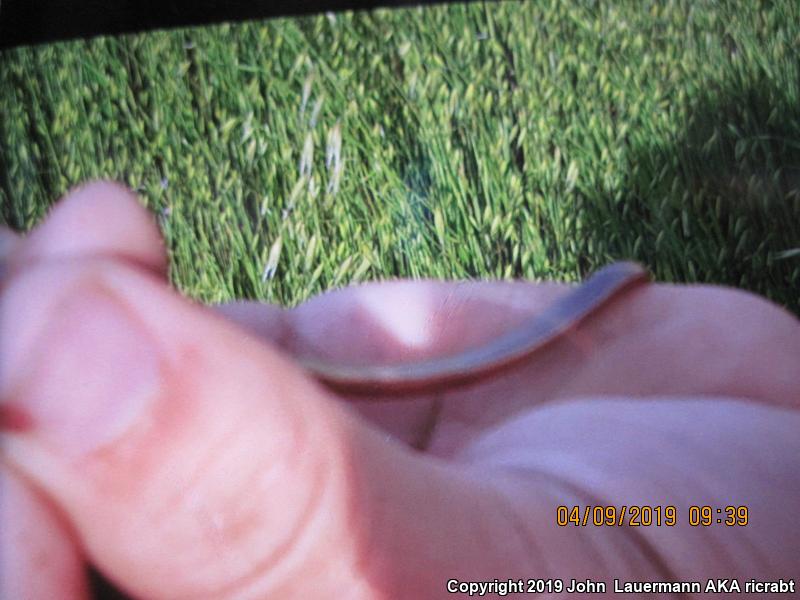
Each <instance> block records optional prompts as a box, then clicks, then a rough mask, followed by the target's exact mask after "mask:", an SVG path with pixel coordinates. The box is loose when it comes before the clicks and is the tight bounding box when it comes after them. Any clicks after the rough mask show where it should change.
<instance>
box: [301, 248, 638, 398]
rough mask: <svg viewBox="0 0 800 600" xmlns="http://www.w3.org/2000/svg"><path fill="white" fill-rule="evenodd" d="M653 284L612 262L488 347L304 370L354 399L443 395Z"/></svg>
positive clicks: (316, 363) (309, 363) (311, 365)
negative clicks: (612, 303)
mask: <svg viewBox="0 0 800 600" xmlns="http://www.w3.org/2000/svg"><path fill="white" fill-rule="evenodd" d="M649 281H650V274H649V272H648V271H647V269H645V268H644V267H643V266H642V265H640V264H639V263H637V262H633V261H619V262H615V263H611V264H609V265H607V266H605V267H603V268H601V269H599V270H597V271H595V272H594V273H593V274H592V275H590V276H589V277H588V278H587V279H586V280H585V281H584V282H583V283H581V284H580V285H578V286H576V287H575V288H574V289H572V290H570V291H569V292H567V293H566V294H565V295H564V296H562V297H561V298H559V299H557V300H556V301H554V302H553V303H552V304H550V305H549V306H548V307H546V308H545V309H544V310H543V311H542V312H541V313H540V314H538V315H536V316H534V317H531V318H530V319H529V320H527V321H524V322H522V323H521V324H519V325H518V326H516V327H514V328H513V329H511V330H509V331H508V332H506V333H504V334H502V335H500V336H498V337H496V338H494V339H492V340H490V341H489V342H487V343H485V344H484V345H481V346H477V347H474V348H469V349H466V350H463V351H461V352H457V353H455V354H452V355H447V356H442V357H435V358H430V359H424V360H418V361H409V362H403V363H398V364H382V365H355V364H337V363H334V362H329V361H323V360H319V359H303V360H301V361H300V362H301V366H302V367H303V368H304V369H305V370H306V371H307V372H308V373H309V374H310V375H311V376H312V377H314V378H315V379H316V380H317V381H319V382H320V383H322V384H323V385H325V386H326V387H328V388H329V389H332V390H334V391H337V392H341V393H345V394H350V395H354V396H389V397H392V396H407V395H412V394H413V395H419V394H427V393H438V392H444V391H448V390H450V389H453V388H457V387H462V386H467V385H473V384H475V383H479V382H481V381H484V380H486V379H487V378H489V377H491V376H494V375H497V374H499V373H502V372H505V371H507V370H509V369H512V368H513V367H515V366H517V365H519V364H520V363H521V362H523V361H525V360H527V359H529V358H531V357H532V356H533V355H534V354H535V353H537V352H540V351H541V350H542V349H543V348H545V347H547V346H550V345H551V344H553V343H554V342H555V341H556V340H558V339H560V338H562V336H564V334H566V333H567V332H568V331H569V330H571V329H573V328H575V327H576V326H577V325H578V324H579V323H581V322H582V321H584V320H585V319H587V318H588V317H589V316H591V315H592V314H594V313H595V312H597V311H598V310H599V309H600V308H601V307H603V306H606V305H608V304H610V303H611V302H613V301H615V300H618V299H620V298H621V297H623V296H624V295H625V294H627V293H629V292H630V291H631V290H633V289H635V288H637V287H639V286H641V285H642V284H644V283H647V282H649Z"/></svg>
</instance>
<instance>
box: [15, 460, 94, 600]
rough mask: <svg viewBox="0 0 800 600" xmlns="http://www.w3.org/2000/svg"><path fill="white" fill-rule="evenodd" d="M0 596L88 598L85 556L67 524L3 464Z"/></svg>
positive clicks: (36, 598) (34, 599)
mask: <svg viewBox="0 0 800 600" xmlns="http://www.w3.org/2000/svg"><path fill="white" fill-rule="evenodd" d="M0 598H29V599H31V600H38V599H42V600H43V599H45V598H64V599H65V600H82V599H84V598H89V592H88V586H87V582H86V575H85V571H84V565H83V559H82V557H81V555H80V553H79V550H78V548H77V547H76V546H75V543H74V541H73V539H72V537H71V536H70V534H69V532H68V530H67V529H66V527H65V524H64V523H63V522H62V521H61V520H60V519H59V518H58V517H57V516H56V514H55V513H54V512H53V509H52V507H51V506H49V505H48V504H47V503H46V501H45V500H44V499H43V498H42V497H41V496H40V495H39V494H37V493H36V492H35V491H34V490H33V489H31V488H30V486H29V485H28V484H26V483H25V482H23V481H22V480H21V479H20V478H19V477H18V476H16V475H15V474H14V473H12V472H11V471H10V470H8V469H7V468H5V467H0Z"/></svg>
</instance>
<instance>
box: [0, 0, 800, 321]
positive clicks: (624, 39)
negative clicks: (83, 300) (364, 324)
mask: <svg viewBox="0 0 800 600" xmlns="http://www.w3.org/2000/svg"><path fill="white" fill-rule="evenodd" d="M798 57H800V5H798V3H797V2H795V1H792V0H787V1H780V0H777V1H775V2H770V3H766V2H764V3H751V2H738V3H736V2H709V1H694V2H692V1H688V0H687V1H673V2H633V1H630V2H622V3H599V2H588V1H587V2H578V1H573V2H561V1H555V0H552V1H550V2H547V1H545V2H535V3H534V2H522V3H517V2H502V3H472V4H468V5H460V4H452V5H444V6H433V7H428V8H423V9H419V8H413V9H402V10H378V11H374V12H361V13H340V14H336V15H320V16H317V17H310V18H301V19H279V20H272V21H265V22H253V23H247V24H239V25H221V26H216V27H211V28H196V29H183V30H176V31H168V32H151V33H147V34H141V35H129V36H122V37H116V38H98V39H93V40H89V41H77V42H71V43H65V44H59V45H50V46H43V47H32V48H19V49H15V50H13V51H8V52H5V53H4V54H2V55H0V202H1V203H2V210H1V211H0V219H2V220H3V221H5V222H7V223H9V224H11V225H12V226H14V227H16V228H19V229H23V230H24V229H28V228H30V227H31V226H33V225H34V224H35V223H36V222H37V221H38V220H40V219H41V218H42V216H43V215H44V214H45V212H46V210H47V207H48V206H49V205H50V204H51V203H52V202H53V201H54V200H55V199H56V198H58V197H59V195H61V194H63V193H64V192H65V191H66V190H67V189H69V188H70V187H71V186H73V185H75V184H77V183H79V182H81V181H83V180H86V179H88V178H92V177H112V178H116V179H119V180H122V181H124V182H126V183H127V184H128V185H129V186H131V187H132V188H134V189H136V190H138V191H139V193H140V195H141V197H142V198H143V200H144V201H145V202H146V203H147V205H148V206H149V207H150V208H151V209H152V210H154V211H155V212H157V214H158V215H159V220H160V222H161V225H162V228H163V230H164V233H165V235H166V237H167V240H168V244H169V248H170V251H171V255H172V278H173V280H174V282H175V283H176V284H177V285H178V286H179V287H180V288H181V289H182V290H184V291H185V292H186V293H188V294H190V295H192V296H194V297H196V298H199V299H201V300H205V301H219V300H224V299H229V298H232V297H248V298H261V299H265V300H269V301H273V302H282V303H285V304H294V303H296V302H299V301H302V300H303V299H305V298H307V297H308V296H310V295H312V294H315V293H318V292H320V291H322V290H325V289H329V288H332V287H337V286H343V285H346V284H348V283H351V282H355V281H360V280H367V279H381V278H387V277H394V276H403V277H448V278H473V277H528V278H563V279H570V280H574V279H578V278H581V277H582V276H584V275H585V274H587V273H588V272H589V271H591V270H593V269H594V268H597V267H598V266H600V265H602V264H605V263H606V262H608V261H610V260H614V259H623V258H632V259H636V260H639V261H642V262H643V263H645V264H647V265H648V266H649V267H650V268H651V269H652V270H653V272H654V273H655V274H656V276H657V277H658V278H659V279H661V280H666V281H680V282H692V281H703V282H715V283H721V284H727V285H733V286H739V287H743V288H746V289H750V290H752V291H755V292H757V293H760V294H763V295H766V296H767V297H769V298H771V299H773V300H775V301H776V302H778V303H780V304H782V305H784V306H786V307H787V308H789V309H790V310H792V311H794V312H795V313H798V314H800V218H798V217H800V58H798Z"/></svg>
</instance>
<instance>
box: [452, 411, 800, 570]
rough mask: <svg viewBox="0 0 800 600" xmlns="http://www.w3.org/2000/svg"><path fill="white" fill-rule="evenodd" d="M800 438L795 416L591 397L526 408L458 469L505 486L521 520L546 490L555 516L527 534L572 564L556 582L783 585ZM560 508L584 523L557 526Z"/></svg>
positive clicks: (792, 562) (796, 535) (794, 541)
mask: <svg viewBox="0 0 800 600" xmlns="http://www.w3.org/2000/svg"><path fill="white" fill-rule="evenodd" d="M799 428H800V411H798V410H796V409H794V410H793V409H786V408H777V407H770V406H766V405H763V404H758V403H756V402H752V401H744V400H740V399H736V398H726V397H716V398H704V397H701V396H696V397H680V396H678V397H674V396H673V397H670V396H662V397H654V398H650V399H647V400H642V399H640V398H625V397H584V398H579V399H575V400H572V401H566V402H559V403H554V404H551V405H548V406H545V407H540V408H538V409H536V410H531V411H528V412H527V413H525V414H524V415H521V416H519V417H517V418H515V419H514V420H512V421H509V422H507V423H505V424H503V425H502V426H499V427H497V428H495V429H494V430H492V431H491V432H488V433H486V434H485V435H484V436H483V437H482V438H481V439H479V440H478V441H476V442H474V443H473V444H471V445H470V446H469V447H467V448H466V449H464V450H463V451H462V452H460V453H459V455H458V457H457V459H458V460H460V461H464V462H466V463H468V464H470V466H471V468H473V469H475V471H476V472H477V473H483V474H484V476H485V477H500V478H503V477H504V478H505V490H506V493H507V494H508V495H509V496H510V497H516V501H515V506H516V508H517V510H519V511H520V513H521V522H523V523H533V515H534V514H535V511H533V510H532V509H531V508H528V506H527V498H528V495H529V493H530V491H531V487H532V486H536V489H537V490H539V491H541V490H542V489H544V488H547V489H549V491H550V494H551V497H552V512H551V516H552V519H553V520H552V522H551V523H548V524H545V525H543V526H542V527H540V528H539V529H537V530H533V529H531V530H530V531H529V535H530V536H531V537H533V536H534V535H536V536H538V541H539V543H540V544H542V545H544V546H546V547H547V548H548V549H549V551H550V552H551V553H552V555H553V556H560V557H564V558H566V559H567V560H564V561H562V562H561V563H560V565H559V568H560V569H563V570H560V572H559V573H557V574H553V576H556V577H558V576H561V577H575V575H573V574H572V573H582V574H581V576H582V577H586V576H588V577H593V578H595V579H599V580H605V581H609V582H610V581H611V580H612V578H618V579H620V580H624V579H625V578H627V579H628V580H629V581H637V580H638V581H642V580H652V579H653V577H652V576H653V575H654V574H657V575H658V576H659V577H658V579H659V580H662V581H702V582H705V581H706V580H708V579H712V578H731V577H735V578H738V579H739V581H746V580H749V579H750V578H755V579H757V580H760V581H769V580H774V581H777V580H778V579H781V578H784V579H788V578H789V574H790V573H796V572H797V570H798V568H799V567H800V557H799V556H798V554H797V553H796V552H795V551H794V549H796V548H798V547H800V523H799V522H798V521H797V519H792V518H787V517H788V515H791V514H794V513H795V512H796V509H797V502H798V498H800V460H798V457H800V436H798V435H797V431H798V429H799ZM542 482H545V483H542ZM559 505H561V506H567V507H568V508H569V509H571V508H572V507H576V508H577V511H578V512H577V515H578V516H577V521H569V522H568V524H567V526H566V527H559V526H558V524H557V522H556V519H557V514H556V506H559ZM594 506H597V507H601V508H600V510H601V511H602V512H601V513H600V514H599V517H598V513H596V512H594V510H593V509H592V507H594ZM606 506H608V507H612V508H613V509H614V513H613V514H614V516H612V517H611V518H610V522H609V521H607V520H606V519H607V518H608V516H609V514H610V513H608V512H607V511H605V510H604V509H603V507H606ZM623 506H624V507H627V509H628V510H627V515H626V514H625V513H623V512H622V511H623V508H622V507H623ZM668 506H670V507H674V511H673V512H666V511H667V509H666V507H668ZM692 506H694V507H697V508H696V509H694V510H693V509H692V508H691V507H692ZM729 506H733V507H735V509H734V510H732V511H731V510H728V509H727V507H729ZM587 507H588V508H587ZM643 507H646V508H643ZM702 507H710V508H708V509H704V508H702ZM526 514H528V515H530V516H528V517H526V516H525V515H526ZM567 514H569V513H567ZM585 514H586V515H588V518H587V521H586V522H587V525H586V526H582V525H581V523H582V522H583V521H582V519H583V518H584V515H585ZM670 515H672V517H674V520H672V518H671V517H670ZM563 518H566V517H563ZM620 519H621V520H620ZM596 522H597V524H596ZM648 523H649V525H648ZM710 548H713V549H714V550H713V551H709V549H710ZM598 558H599V559H600V560H598ZM637 562H638V565H639V566H637ZM589 565H595V566H596V568H595V569H594V570H593V572H588V573H587V570H588V569H587V568H586V567H588V566H589ZM653 569H656V571H655V573H654V571H653ZM648 570H649V572H648Z"/></svg>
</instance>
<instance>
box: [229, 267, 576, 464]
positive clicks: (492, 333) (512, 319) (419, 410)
mask: <svg viewBox="0 0 800 600" xmlns="http://www.w3.org/2000/svg"><path fill="white" fill-rule="evenodd" d="M569 288H570V286H569V285H568V284H558V283H528V282H500V281H498V282H473V283H466V282H437V281H394V282H385V283H373V284H367V285H362V286H357V287H352V288H347V289H344V290H339V291H335V292H331V293H328V294H324V295H322V296H318V297H316V298H313V299H311V300H310V301H308V302H306V303H304V304H302V305H300V306H299V307H297V308H295V309H293V310H281V309H279V308H278V307H275V306H271V305H266V304H260V303H256V302H238V303H234V304H228V305H221V306H218V307H216V308H217V310H218V311H219V312H221V313H222V314H224V315H225V316H226V317H227V318H229V319H231V320H232V321H234V322H236V323H237V324H238V325H240V326H242V327H243V328H244V329H246V330H247V331H251V332H253V333H256V334H257V335H259V336H260V337H261V338H262V339H264V340H266V341H269V342H271V343H273V344H276V345H278V346H279V347H281V348H282V349H284V350H286V351H287V352H289V353H291V354H293V355H294V356H298V357H301V358H303V357H314V358H322V359H323V360H331V361H333V362H337V363H341V362H343V363H355V364H365V363H366V364H375V363H396V362H403V361H414V360H423V359H425V358H428V357H431V356H437V355H443V354H447V353H454V352H458V351H461V350H464V349H466V348H469V347H471V346H476V345H479V344H481V343H485V342H486V341H488V340H491V339H494V338H495V337H496V336H497V335H499V334H501V333H503V332H505V331H508V330H509V329H510V328H512V327H513V326H514V325H516V324H517V323H519V322H520V321H523V320H525V319H529V318H530V317H531V315H534V314H537V313H539V312H541V311H542V310H543V309H544V308H545V307H546V306H547V305H549V303H551V302H553V301H554V300H555V299H556V298H558V297H560V296H561V294H563V293H564V292H566V291H567V290H568V289H569ZM566 343H569V342H566ZM342 396H343V397H345V398H346V397H347V395H346V394H343V395H342ZM354 399H355V400H358V402H356V403H355V404H354V405H353V406H354V409H355V410H357V411H358V413H359V414H360V415H362V416H363V417H365V418H367V419H368V420H369V421H371V422H372V423H374V424H376V425H378V426H379V427H381V428H382V429H383V430H384V431H386V432H388V433H389V434H390V435H392V436H393V437H394V438H396V439H398V440H401V441H403V442H404V443H406V444H408V445H411V446H413V447H415V448H425V447H426V446H427V445H428V443H429V442H430V440H431V433H432V431H433V428H434V427H435V424H436V420H437V416H438V414H439V407H440V404H439V397H438V396H431V395H430V394H424V393H423V394H419V395H417V396H405V397H403V398H402V399H400V400H392V399H390V398H376V399H380V400H381V401H380V402H378V403H375V402H364V401H363V400H364V397H363V396H358V397H357V398H354Z"/></svg>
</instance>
